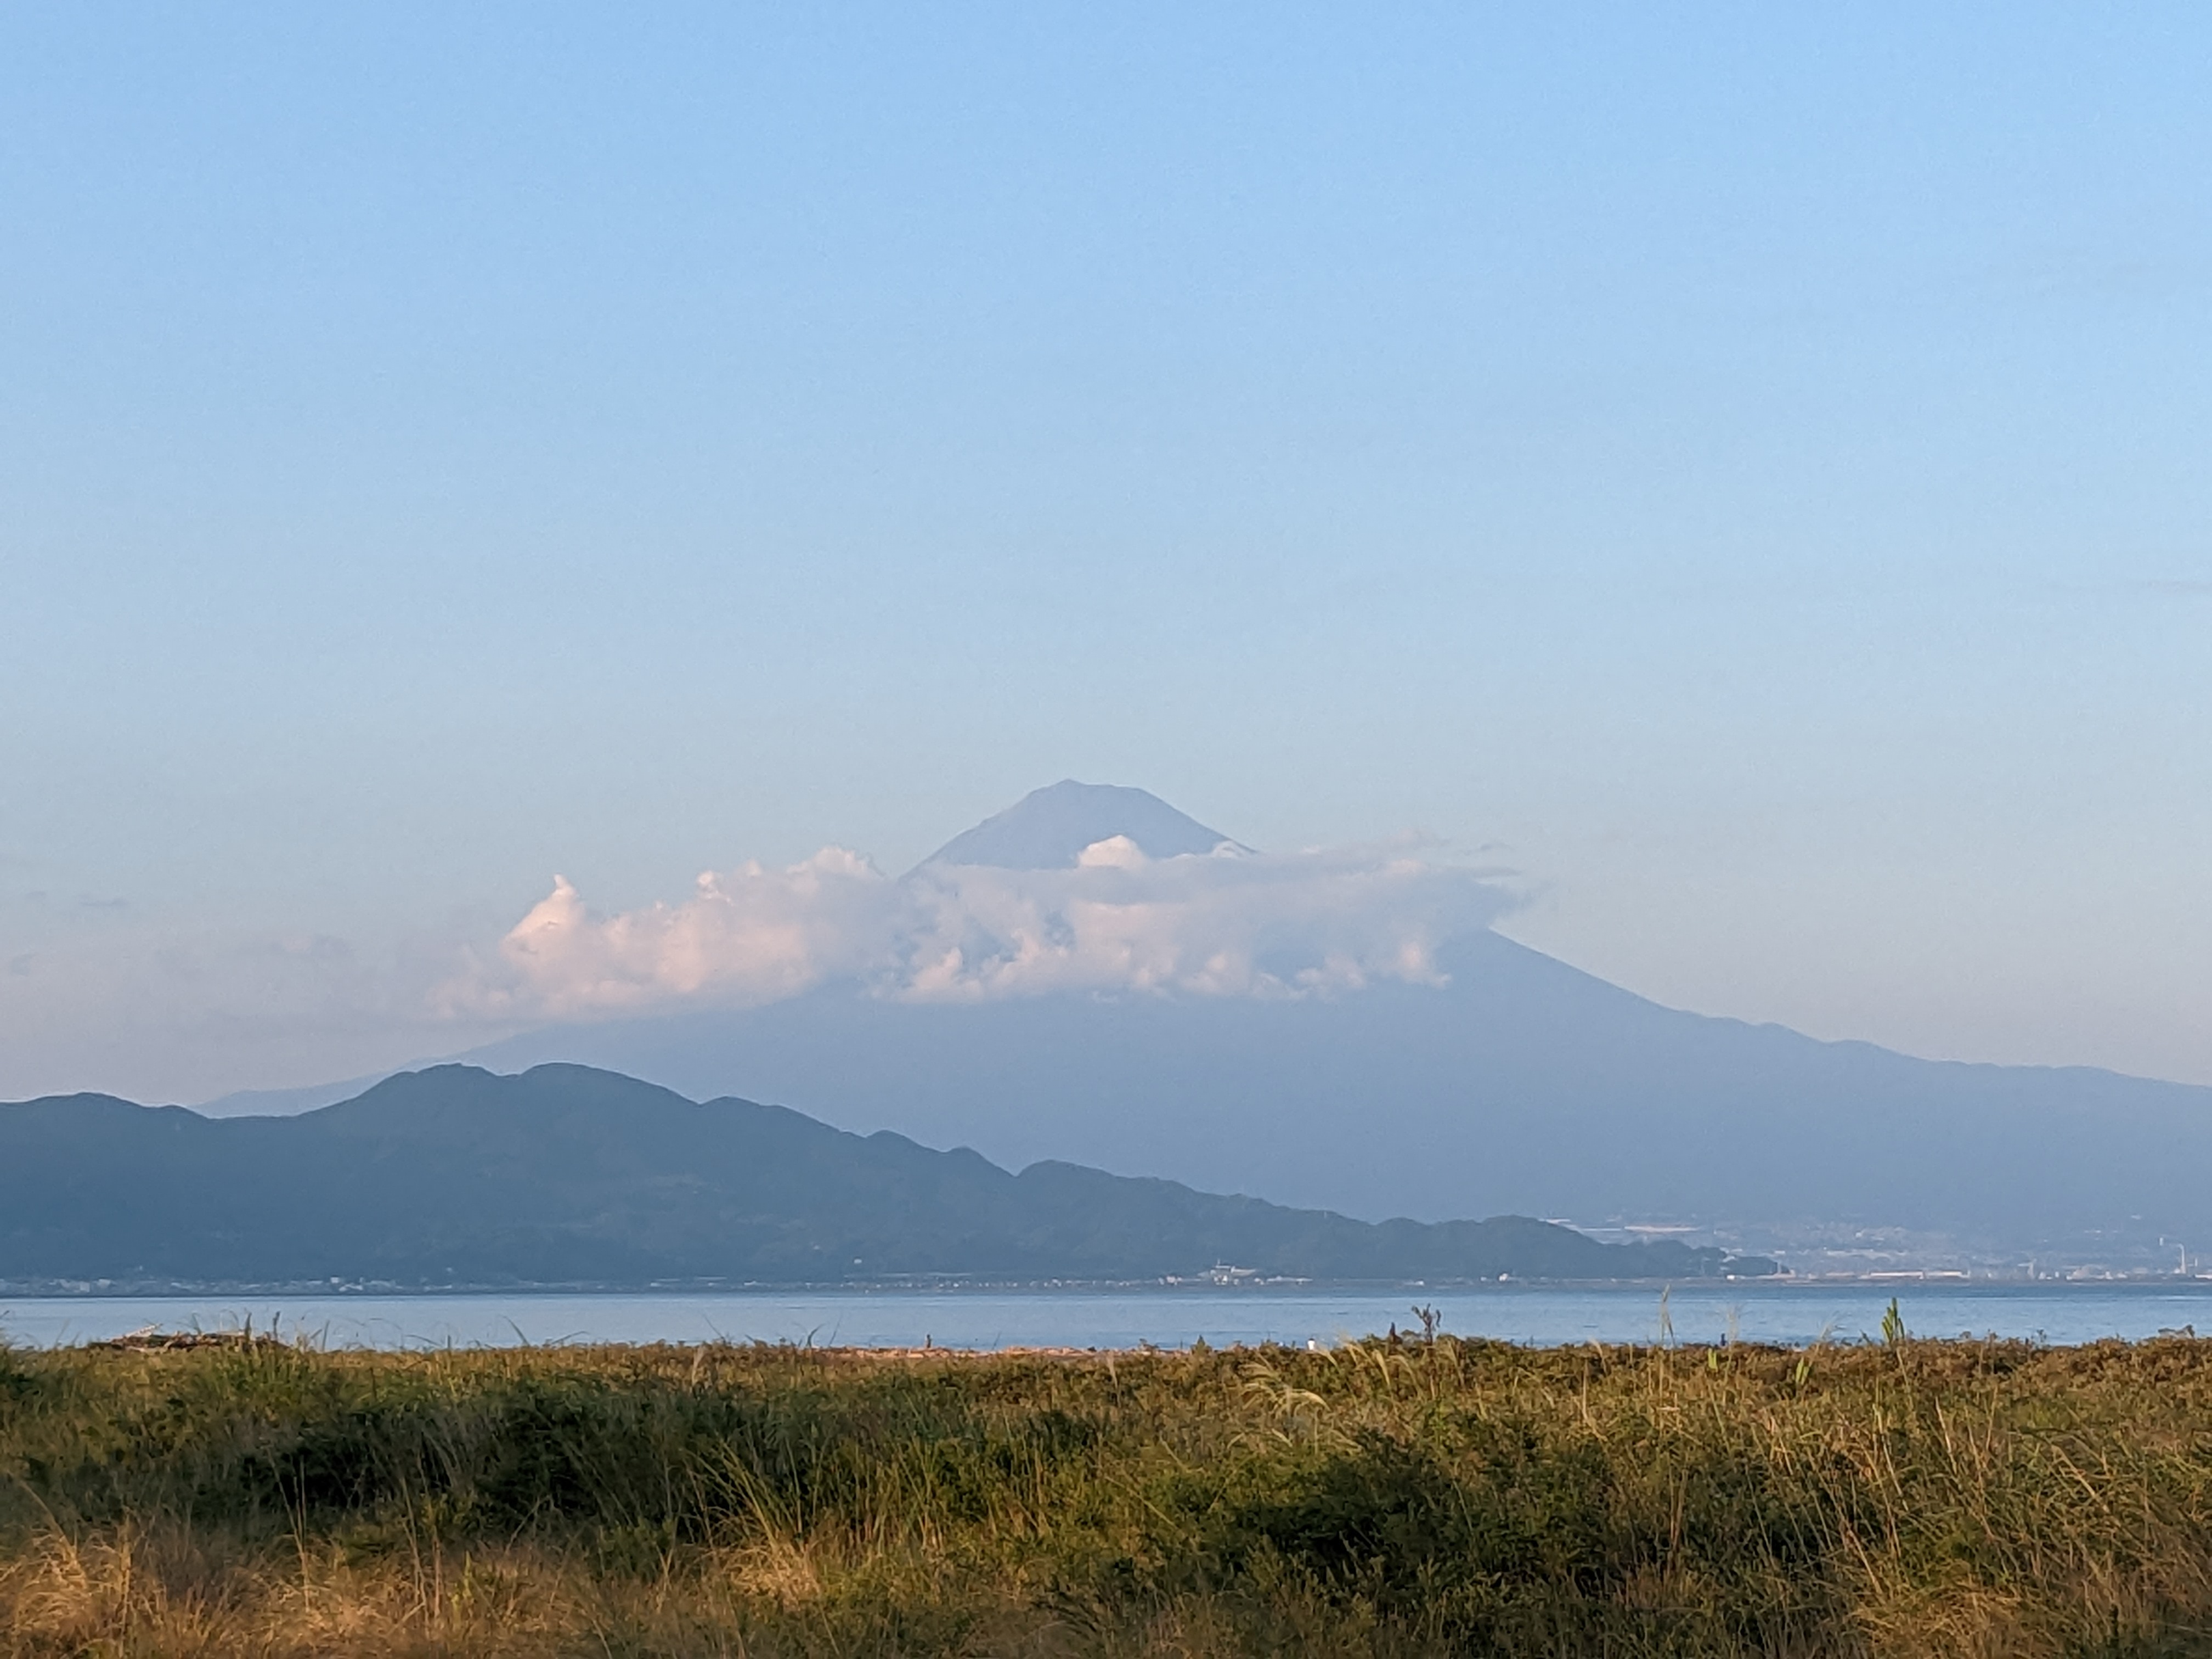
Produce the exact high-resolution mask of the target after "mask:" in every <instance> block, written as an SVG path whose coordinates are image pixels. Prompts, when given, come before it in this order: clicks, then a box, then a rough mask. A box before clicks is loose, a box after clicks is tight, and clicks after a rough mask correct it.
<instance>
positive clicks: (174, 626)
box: [0, 5, 2212, 1097]
mask: <svg viewBox="0 0 2212 1659" xmlns="http://www.w3.org/2000/svg"><path fill="white" fill-rule="evenodd" d="M2208 68H2212V17H2208V16H2207V15H2205V14H2204V13H2203V12H2202V11H2201V10H2199V9H2192V8H2184V7H2179V6H2175V7H2171V8H2163V9H2161V8H2137V9H2130V10H2129V11H2128V12H2127V13H2126V14H2125V15H2112V14H2106V13H2097V12H2093V11H2090V10H2087V9H2078V8H2062V7H2057V6H2048V7H2037V6H2008V7H1996V6H1957V7H1950V8H1942V9H1929V8H1922V7H1904V6H1891V7H1874V8H1865V9H1857V10H1854V11H1852V12H1850V13H1849V14H1848V15H1846V14H1841V13H1837V14H1829V15H1820V14H1817V13H1815V12H1814V11H1812V10H1811V9H1794V10H1790V11H1786V12H1784V11H1778V10H1777V9H1773V8H1755V7H1750V6H1740V7H1729V6H1702V7H1677V8H1667V9H1648V8H1627V7H1620V8H1613V9H1591V10H1583V11H1579V12H1574V13H1566V12H1562V11H1559V10H1558V9H1553V10H1551V11H1546V12H1541V13H1540V12H1536V11H1533V10H1528V9H1522V10H1519V11H1516V12H1514V13H1509V12H1508V11H1507V10H1506V9H1503V8H1492V9H1472V8H1449V9H1441V8H1440V9H1421V8H1401V9H1393V10H1392V11H1391V12H1390V13H1389V14H1388V15H1387V16H1383V17H1378V16H1377V15H1374V14H1364V15H1362V14H1356V13H1354V12H1352V11H1351V10H1349V9H1344V10H1336V11H1330V10H1323V9H1289V8H1283V7H1272V6H1271V7H1265V8H1262V7H1251V8H1245V9H1237V8H1231V7H1218V8H1210V9H1204V10H1199V9H1192V8H1187V7H1176V8H1168V7H1159V8H1149V9H1148V8H1145V7H1136V6H1130V7H1117V8H1113V9H1110V12H1109V11H1101V10H1098V9H1076V8H1057V9H1055V8H1036V7H1021V8H1015V7H1006V8H1003V9H991V8H985V7H960V8H944V9H933V10H930V11H928V12H917V11H915V10H912V9H890V8H876V7H854V8H848V9H843V10H842V11H839V12H837V13H836V14H834V15H826V14H824V13H823V12H821V11H818V10H803V9H799V8H783V9H773V10H769V9H758V10H744V9H734V8H726V7H711V8H710V7H697V8H685V7H681V6H673V7H665V8H659V9H655V10H654V11H653V14H652V15H650V16H648V17H640V16H637V15H631V14H629V13H628V12H625V11H623V10H621V9H616V8H605V9H579V8H571V7H562V6H548V5H531V6H513V7H507V8H500V7H490V6H487V7H479V8H471V9H468V10H467V13H466V15H459V14H457V13H455V12H454V11H453V9H449V8H430V7H427V6H426V7H416V8H407V7H387V8H379V9H375V10H374V12H361V13H342V12H339V11H337V10H335V9H313V10H306V11H303V10H301V9H289V8H287V9H277V8H255V7H251V6H235V7H228V8H223V9H221V10H220V11H217V12H213V13H201V14H193V13H191V12H186V11H179V10H175V9H153V8H143V9H132V8H111V9H93V8H65V7H51V8H45V9H31V8H17V9H11V10H10V11H9V12H8V13H7V14H6V15H5V16H4V17H0V223H4V225H5V226H6V227H7V228H6V230H5V231H4V233H0V314H3V315H4V316H5V317H6V318H7V319H9V320H8V323H7V325H6V326H5V327H4V328H0V656H4V659H5V661H6V664H7V668H6V672H5V674H4V675H3V676H0V775H4V777H5V778H6V780H7V782H6V785H5V787H4V788H0V1093H20V1092H27V1091H32V1090H34V1089H44V1088H55V1087H64V1086H79V1085H86V1086H94V1085H96V1086H107V1087H117V1088H124V1089H128V1090H131V1091H134V1092H137V1093H141V1094H171V1095H181V1096H186V1097H190V1096H191V1095H192V1094H194V1093H196V1092H212V1091H216V1090H218V1089H221V1088H223V1087H228V1086H234V1085H241V1084H275V1083H283V1082H293V1081H303V1080H307V1079H310V1078H314V1077H319V1076H324V1075H329V1074H332V1073H344V1072H346V1071H349V1070H352V1069H365V1068H366V1067H368V1066H372V1065H376V1064H384V1063H391V1062H393V1061H397V1060H404V1059H406V1058H410V1057H411V1056H412V1055H414V1054H419V1053H422V1052H426V1051H428V1050H430V1049H435V1048H437V1047H438V1046H439V1044H440V1043H441V1042H442V1041H443V1037H444V1036H446V1035H455V1036H458V1035H459V1034H458V1033H452V1034H441V1033H440V1032H438V1031H436V1030H426V1029H425V1028H423V1027H422V1025H421V1024H420V1020H419V1010H418V1009H417V1008H416V1005H415V1002H414V1001H412V1000H410V998H411V997H412V996H413V993H412V992H410V990H409V989H408V988H407V987H409V986H410V985H412V984H414V983H416V981H417V980H419V979H420V977H421V975H420V974H419V973H416V975H415V977H414V978H412V979H410V973H412V972H414V970H413V969H410V967H409V966H408V964H410V963H422V962H427V961H429V960H431V959H433V958H436V957H439V956H440V954H441V952H447V951H450V950H451V949H452V948H453V947H454V946H455V945H457V944H463V943H469V942H481V941H483V940H486V939H496V938H497V937H498V936H499V934H500V933H501V932H502V931H504V930H505V929H506V928H507V927H510V926H512V925H513V922H514V921H515V920H516V919H517V918H518V917H520V915H522V914H523V913H524V912H525V911H526V910H527V909H528V908H529V907H530V906H532V904H534V903H536V902H538V900H539V899H540V898H542V897H543V896H544V894H545V892H546V890H547V888H548V885H549V882H550V876H551V873H552V872H555V871H556V870H557V871H560V872H563V873H565V874H566V875H567V876H568V877H569V878H572V879H573V880H574V881H575V882H576V883H577V884H578V885H579V886H580V887H581V888H583V889H584V890H585V891H586V892H587V893H588V894H590V895H592V897H593V898H594V899H595V900H596V901H598V902H603V903H605V904H607V905H610V906H615V907H628V906H635V905H639V904H642V903H646V902H650V901H652V900H653V899H656V898H661V897H680V896H681V895H682V894H683V893H684V891H685V890H687V889H688V887H689V884H690V881H691V878H692V877H693V876H694V875H695V874H696V872H698V871H699V870H701V869H702V868H706V867H708V866H713V867H717V868H724V867H727V866H732V865H733V864H734V863H736V862H737V861H738V860H741V859H743V858H745V857H750V856H758V857H760V858H763V859H765V860H769V861H770V862H771V863H778V862H788V861H793V860H799V859H802V858H804V857H805V856H806V855H808V854H811V852H812V851H813V850H814V849H815V848H817V847H819V846H821V845H823V844H824V843H826V842H836V843H839V844H842V845H845V846H849V847H854V848H860V850H862V851H864V852H866V853H867V854H871V855H872V856H873V857H874V858H875V859H876V860H878V863H880V864H881V865H883V866H884V867H885V868H887V869H894V870H895V869H898V868H902V867H903V866H904V865H905V864H906V863H908V862H909V861H910V860H913V859H914V858H915V857H918V856H920V855H921V854H923V853H925V852H927V850H928V849H929V848H930V847H932V846H933V845H934V844H936V843H937V842H939V841H941V840H943V839H944V838H945V837H946V836H949V835H951V833H953V832H954V831H955V830H957V829H961V828H963V827H965V826H966V825H967V824H969V823H972V822H973V821H975V819H977V818H979V817H982V816H983V815H984V814H986V813H987V812H989V811H994V810H996V809H997V808H999V807H1000V806H1003V805H1006V803H1007V802H1008V801H1010V800H1012V799H1014V798H1015V797H1017V796H1018V795H1020V794H1021V793H1024V791H1026V790H1028V789H1030V788H1031V787H1036V785H1038V784H1041V783H1044V782H1048V781H1052V780H1054V779H1056V778H1059V777H1062V776H1066V775H1074V776H1078V777H1085V778H1091V779H1096V780H1099V781H1116V782H1125V783H1133V784H1139V785H1142V786H1144V787H1149V788H1151V789H1153V790H1155V791H1156V792H1158V793H1160V794H1162V795H1164V796H1165V797H1166V798H1167V799H1170V800H1172V801H1174V802H1176V804H1177V805H1181V806H1182V807H1184V808H1185V809H1187V810H1188V811H1191V812H1193V813H1194V814H1195V815H1196V816H1197V817H1200V818H1202V819H1204V820H1205V821H1206V822H1207V823H1212V824H1215V825H1218V827H1220V828H1222V829H1225V831H1227V832H1228V833H1230V834H1232V835H1234V836H1237V837H1239V838H1240V839H1243V840H1244V841H1246V842H1250V843H1252V844H1253V845H1255V846H1258V847H1261V848H1273V849H1287V848H1298V847H1304V846H1310V845H1316V844H1323V843H1340V842H1356V841H1362V840H1370V839H1374V838H1378V837H1383V836H1389V835H1392V834H1395V833H1398V832H1400V831H1403V830H1407V829H1420V830H1424V831H1426V832H1428V833H1430V834H1431V835H1434V836H1439V837H1441V838H1443V841H1444V842H1446V843H1447V844H1448V846H1449V847H1450V848H1454V849H1456V850H1457V852H1458V853H1459V854H1460V855H1462V856H1464V857H1466V858H1468V859H1470V860H1480V861H1484V862H1487V863H1492V864H1504V865H1508V866H1511V867H1512V868H1513V869H1515V870H1516V871H1517V872H1520V874H1519V877H1518V884H1519V887H1520V889H1521V890H1522V892H1523V894H1524V895H1525V897H1526V901H1527V902H1526V903H1525V904H1524V906H1523V907H1522V908H1521V909H1520V910H1519V911H1518V913H1517V914H1516V915H1514V916H1513V917H1511V918H1510V919H1509V920H1508V921H1506V922H1505V923H1504V924H1503V925H1504V927H1506V928H1507V930H1508V931H1510V932H1512V933H1515V934H1516V936H1518V937H1521V938H1522V939H1527V940H1528V941H1529V942H1531V943H1534V944H1536V945H1540V946H1541V947H1542V948H1546V949H1549V950H1553V951H1556V952H1557V953H1559V954H1561V955H1564V956H1565V957H1568V958H1569V959H1570V960H1572V961H1575V962H1577V963H1581V964H1583V965H1584V966H1587V967H1589V968H1591V969H1594V970H1595V971H1597V972H1600V973H1602V974H1605V975H1607V976H1609V977H1613V978H1616V979H1618V980H1620V981H1622V982H1624V983H1627V984H1629V985H1631V986H1632V987H1635V988H1637V989H1638V990H1642V991H1644V992H1646V993H1647V994H1652V995H1656V996H1658V997H1660V998H1661V999H1662V1000H1668V1001H1670V1002H1674V1003H1676V1004H1678V1005H1680V1006H1692V1007H1697V1008H1700V1009H1704V1010H1706V1011H1708V1012H1725V1013H1734V1014H1739V1015H1742V1016H1744V1017H1747V1018H1772V1019H1780V1020H1784V1021H1786V1022H1788V1023H1790V1024H1796V1025H1798V1026H1800V1027H1801V1028H1802V1029H1806V1030H1813V1031H1814V1032H1815V1033H1817V1034H1819V1035H1823V1036H1866V1037H1871V1038H1875V1039H1876V1040H1880V1041H1884V1042H1891V1043H1893V1044H1896V1045H1898V1046H1900V1047H1904V1048H1909V1049H1911V1050H1913V1051H1914V1052H1918V1053H1926V1054H1955V1055H1963V1056H1970V1057H1978V1058H1998V1059H2027V1060H2087V1061H2093V1062H2098V1063H2106V1064H2112V1065H2118V1066H2123V1067H2124V1068H2126V1069H2130V1070H2136V1071H2143V1072H2150V1073H2158V1074H2161V1075H2170V1076H2184V1077H2190V1078H2195V1079H2212V1020H2208V1018H2207V1010H2208V1004H2212V944H2208V940H2212V882H2208V878H2207V875H2206V869H2205V856H2204V848H2205V847H2206V846H2207V843H2208V835H2207V832H2208V829H2212V746H2208V744H2207V743H2206V741H2205V738H2206V732H2205V714H2206V709H2207V694H2208V691H2212V684H2208V680H2212V667H2209V666H2208V665H2212V651H2208V649H2207V647H2208V643H2212V641H2208V629H2212V548H2208V544H2207V526H2208V507H2212V470H2208V469H2207V468H2206V466H2205V465H2204V462H2203V458H2204V456H2205V455H2206V454H2207V453H2212V443H2208V440H2212V372H2208V371H2212V201H2208V193H2209V192H2212V185H2208V183H2207V180H2208V179H2212V104H2208V101H2207V100H2205V98H2204V97H2203V88H2204V85H2205V84H2206V73H2207V70H2208ZM303 959H305V960H312V961H314V962H318V963H323V964H325V969H323V970H319V972H322V975H323V976H322V977H321V978H319V979H317V980H316V981H315V984H316V986H317V987H320V988H319V989H313V990H302V989H300V988H299V987H296V986H295V987H292V988H290V989H287V990H284V991H283V992H282V994H278V993H276V992H274V991H266V987H263V988H261V989H257V988H256V987H258V986H261V984H262V981H260V980H258V979H257V978H256V975H259V974H262V973H263V972H264V969H263V968H261V967H255V966H252V964H254V963H264V964H267V963H276V964H278V965H277V966H275V967H268V968H267V969H266V971H267V973H269V974H270V975H278V976H280V977H281V976H282V975H283V974H289V973H290V972H292V971H293V970H292V969H291V968H290V967H287V966H283V964H287V963H294V964H295V963H298V962H299V961H301V960H303ZM240 963H246V964H247V966H246V967H240V965H239V964H240ZM271 982H272V983H273V981H271ZM288 984H289V981H288ZM333 987H336V988H333ZM264 991H266V994H264ZM319 999H320V1000H319ZM454 1046H458V1045H457V1044H456V1045H454Z"/></svg>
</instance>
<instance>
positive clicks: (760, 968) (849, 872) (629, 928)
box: [442, 836, 1510, 1018]
mask: <svg viewBox="0 0 2212 1659" xmlns="http://www.w3.org/2000/svg"><path fill="white" fill-rule="evenodd" d="M1423 853H1424V849H1423V848H1422V847H1421V846H1420V845H1419V843H1413V842H1407V843H1400V844H1396V845H1393V846H1389V847H1383V848H1337V849H1328V850H1321V851H1311V852H1304V853H1294V854H1258V853H1249V852H1245V851H1243V850H1242V849H1231V848H1224V849H1223V850H1221V851H1218V852H1216V853H1213V854H1182V855H1179V856H1176V857H1172V858H1163V859H1154V858H1150V857H1147V856H1146V854H1145V853H1144V851H1143V850H1142V849H1141V848H1139V846H1138V845H1137V844H1136V843H1135V842H1133V841H1132V840H1131V839H1129V838H1128V837H1127V836H1110V837H1107V838H1105V839H1103V840H1101V841H1099V842H1095V843H1092V844H1091V845H1090V846H1088V847H1086V848H1084V850H1083V851H1082V853H1081V854H1079V857H1078V859H1077V860H1076V861H1075V863H1074V864H1073V866H1070V867H1066V868H1062V869H1006V868H996V867H991V866H979V865H955V864H943V863H934V862H933V863H930V864H925V865H924V866H921V868H920V869H918V870H915V871H914V872H911V873H910V874H908V875H907V876H904V877H902V878H897V879H893V878H888V877H886V876H884V874H883V873H882V872H879V871H878V870H877V869H876V867H875V866H873V865H872V864H871V863H870V862H869V861H868V860H866V859H865V858H863V857H861V856H860V855H859V854H854V853H851V852H848V851H847V850H845V849H844V848H835V847H832V848H823V850H822V851H821V852H818V853H817V854H814V855H813V856H812V857H811V858H809V859H807V860H804V861H802V862H800V863H798V864H794V865H792V866H787V867H786V868H783V869H769V868H767V867H765V866H763V865H761V864H759V863H757V862H749V863H746V864H744V865H741V866H738V867H737V868H736V869H733V870H730V871H726V872H711V871H710V872H707V873H706V874H703V875H702V876H701V877H700V878H699V880H698V884H697V886H696V890H694V891H693V893H692V894H691V895H690V897H688V898H686V899H684V901H682V902H678V903H666V902H662V903H656V904H653V905H651V906H648V907H646V908H641V909H635V910H629V911H624V912H618V913H616V914H613V915H601V914H599V913H597V912H594V911H593V910H592V909H591V908H590V907H589V906H588V905H587V904H586V902H585V900H584V898H583V896H582V895H580V893H579V892H578V891H577V890H576V889H575V888H574V886H572V885H571V884H569V883H568V881H566V880H565V879H562V878H556V880H555V883H554V887H553V890H552V892H551V893H550V894H549V895H548V896H546V897H545V898H544V900H542V901H541V902H539V903H538V905H537V906H535V907H534V908H532V910H531V911H530V913H529V914H528V915H526V916H524V917H523V918H522V920H521V921H520V922H518V923H517V924H516V925H515V927H513V929H512V930H511V931H510V932H509V933H507V936H506V938H505V939H502V940H501V943H500V946H499V950H498V953H497V956H496V958H495V959H493V960H489V961H483V962H480V963H477V964H475V965H474V966H473V967H472V968H471V970H470V972H468V973H467V974H465V975H462V976H461V977H459V978H458V979H456V980H454V981H452V982H450V983H449V984H448V985H447V987H445V989H444V991H443V993H442V996H443V998H444V1000H445V1002H446V1003H447V1006H449V1007H450V1008H451V1009H452V1010H453V1012H471V1013H477V1014H493V1015H504V1016H507V1017H519V1018H591V1017H593V1016H605V1015H611V1014H617V1013H635V1012H644V1011H647V1010H650V1009H653V1008H656V1007H661V1006H678V1005H688V1004H694V1003H699V1004H716V1005H721V1006H749V1005H758V1004H761V1003H766V1002H773V1001H777V1000H781V999H782V998H785V997H788V996H793V995H796V994H799V993H801V992H803V991H805V990H808V989H811V988H812V987H815V986H817V985H820V984H823V983H825V982H828V981H836V980H850V981H856V982H858V983H860V984H862V985H865V986H866V987H867V988H869V989H870V990H872V992H874V993H875V994H878V995H882V996H886V997H892V998H897V999H902V1000H920V1001H931V1000H935V1001H973V1000H991V999H996V998H1003V997H1018V996H1028V995H1036V994H1047V993H1053V992H1091V993H1111V992H1127V993H1169V992H1174V993H1182V994H1191V995H1204V996H1246V997H1265V998H1297V997H1307V996H1315V995H1327V994H1333V993H1338V992H1345V991H1351V990H1356V989H1358V988H1359V987H1363V986H1364V985H1367V984H1369V983H1370V982H1374V981H1385V980H1395V981H1405V982H1410V983H1426V984H1437V983H1441V982H1443V975H1442V973H1441V972H1440V970H1439V969H1438V968H1437V950H1438V948H1439V947H1440V946H1441V945H1443V943H1444V942H1445V941H1447V940H1448V939H1450V938H1452V937H1453V936H1455V935H1456V934H1460V933H1465V932H1468V931H1469V930H1472V929H1474V928H1479V927H1483V926H1485V925H1486V924H1487V923H1488V922H1490V921H1492V920H1493V919H1495V918H1496V917H1497V916H1498V915H1499V914H1500V913H1501V912H1502V911H1504V909H1505V908H1508V906H1509V904H1510V899H1509V897H1508V896H1507V895H1506V894H1505V893H1504V891H1503V890H1501V889H1500V888H1499V887H1498V884H1497V883H1496V880H1495V878H1494V872H1482V871H1477V870H1470V869H1467V868H1463V867H1458V866H1449V865H1444V864H1441V863H1438V862H1436V861H1434V860H1431V859H1430V858H1428V857H1425V856H1424V855H1423Z"/></svg>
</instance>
